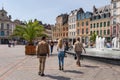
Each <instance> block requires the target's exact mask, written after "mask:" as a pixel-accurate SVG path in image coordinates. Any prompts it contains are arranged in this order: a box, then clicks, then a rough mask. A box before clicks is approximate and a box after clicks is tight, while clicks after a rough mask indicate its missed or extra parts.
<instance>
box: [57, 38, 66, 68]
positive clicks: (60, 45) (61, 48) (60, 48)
mask: <svg viewBox="0 0 120 80" xmlns="http://www.w3.org/2000/svg"><path fill="white" fill-rule="evenodd" d="M57 51H58V61H59V70H64V43H63V40H62V39H59V40H58V45H57Z"/></svg>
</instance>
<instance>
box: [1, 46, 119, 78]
mask: <svg viewBox="0 0 120 80" xmlns="http://www.w3.org/2000/svg"><path fill="white" fill-rule="evenodd" d="M81 63H82V67H77V66H76V65H75V60H74V58H73V57H72V56H70V55H67V57H66V58H65V66H64V67H65V69H64V71H59V70H58V57H57V51H56V48H54V53H53V55H52V56H50V57H49V58H47V61H46V68H45V76H44V77H41V76H39V75H38V66H39V63H38V59H37V57H36V56H26V55H25V53H24V46H21V45H18V46H15V47H11V48H8V46H7V45H0V80H120V66H116V65H110V64H105V63H102V62H97V61H93V60H88V59H84V60H82V61H81Z"/></svg>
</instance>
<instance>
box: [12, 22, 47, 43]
mask: <svg viewBox="0 0 120 80" xmlns="http://www.w3.org/2000/svg"><path fill="white" fill-rule="evenodd" d="M44 30H45V29H44V27H43V26H42V25H40V24H39V22H38V21H34V22H32V21H29V22H28V23H27V22H26V23H25V25H17V26H16V28H15V30H14V32H13V35H14V36H18V37H20V38H23V39H25V40H27V41H28V42H29V44H33V41H34V40H35V39H36V38H37V37H41V36H42V35H43V32H44Z"/></svg>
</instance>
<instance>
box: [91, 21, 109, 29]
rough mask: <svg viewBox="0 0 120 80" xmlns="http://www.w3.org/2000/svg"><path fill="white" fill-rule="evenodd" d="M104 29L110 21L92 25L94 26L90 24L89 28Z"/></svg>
mask: <svg viewBox="0 0 120 80" xmlns="http://www.w3.org/2000/svg"><path fill="white" fill-rule="evenodd" d="M103 26H104V27H106V26H108V27H109V26H110V21H108V22H100V23H94V24H91V28H96V27H97V28H98V27H103Z"/></svg>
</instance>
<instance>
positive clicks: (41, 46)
mask: <svg viewBox="0 0 120 80" xmlns="http://www.w3.org/2000/svg"><path fill="white" fill-rule="evenodd" d="M47 55H48V57H49V45H48V43H47V42H46V37H42V40H41V41H40V42H39V43H38V47H37V57H38V58H39V62H40V65H39V72H38V74H39V75H41V76H44V69H45V62H46V56H47Z"/></svg>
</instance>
